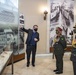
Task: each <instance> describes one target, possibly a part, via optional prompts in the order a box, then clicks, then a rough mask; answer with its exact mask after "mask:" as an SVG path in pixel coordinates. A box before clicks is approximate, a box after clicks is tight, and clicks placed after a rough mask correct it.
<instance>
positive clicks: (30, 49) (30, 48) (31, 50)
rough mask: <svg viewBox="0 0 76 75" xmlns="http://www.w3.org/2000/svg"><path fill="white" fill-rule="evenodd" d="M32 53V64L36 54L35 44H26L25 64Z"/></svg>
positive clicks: (28, 61) (28, 62)
mask: <svg viewBox="0 0 76 75" xmlns="http://www.w3.org/2000/svg"><path fill="white" fill-rule="evenodd" d="M31 53H32V62H31V63H32V65H33V64H35V55H36V46H34V45H27V47H26V54H27V64H28V65H29V64H30V55H31Z"/></svg>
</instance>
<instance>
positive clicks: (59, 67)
mask: <svg viewBox="0 0 76 75" xmlns="http://www.w3.org/2000/svg"><path fill="white" fill-rule="evenodd" d="M55 58H56V69H57V70H58V71H60V72H63V55H55Z"/></svg>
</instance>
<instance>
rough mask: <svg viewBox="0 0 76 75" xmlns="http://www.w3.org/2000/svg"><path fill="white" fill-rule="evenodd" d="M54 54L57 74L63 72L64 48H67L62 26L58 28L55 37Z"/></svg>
mask: <svg viewBox="0 0 76 75" xmlns="http://www.w3.org/2000/svg"><path fill="white" fill-rule="evenodd" d="M53 46H54V54H55V58H56V70H54V72H56V74H61V73H63V55H64V49H65V48H66V40H65V37H64V36H63V35H62V29H61V28H60V27H57V28H56V37H55V39H54V45H53Z"/></svg>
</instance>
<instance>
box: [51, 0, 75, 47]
mask: <svg viewBox="0 0 76 75" xmlns="http://www.w3.org/2000/svg"><path fill="white" fill-rule="evenodd" d="M73 26H74V0H50V47H52V44H53V40H54V37H55V36H56V33H55V30H56V27H61V28H62V30H63V31H62V34H63V35H65V38H66V40H67V44H68V45H70V44H71V40H72V37H71V35H70V33H71V31H72V30H73Z"/></svg>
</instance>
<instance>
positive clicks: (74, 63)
mask: <svg viewBox="0 0 76 75" xmlns="http://www.w3.org/2000/svg"><path fill="white" fill-rule="evenodd" d="M73 70H74V75H76V62H73Z"/></svg>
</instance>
